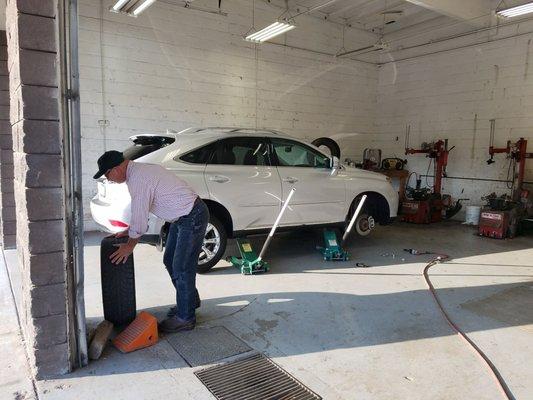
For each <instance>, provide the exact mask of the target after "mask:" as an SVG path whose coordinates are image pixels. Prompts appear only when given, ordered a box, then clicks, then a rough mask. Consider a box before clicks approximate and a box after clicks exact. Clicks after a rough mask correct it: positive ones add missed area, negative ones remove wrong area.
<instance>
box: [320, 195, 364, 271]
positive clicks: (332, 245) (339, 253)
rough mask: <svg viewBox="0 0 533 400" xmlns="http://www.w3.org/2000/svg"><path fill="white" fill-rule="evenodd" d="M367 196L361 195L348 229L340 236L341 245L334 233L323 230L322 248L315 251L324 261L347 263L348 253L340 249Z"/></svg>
mask: <svg viewBox="0 0 533 400" xmlns="http://www.w3.org/2000/svg"><path fill="white" fill-rule="evenodd" d="M366 198H367V195H366V194H365V195H363V197H361V200H360V201H359V204H358V205H357V209H356V210H355V212H354V213H353V216H352V218H351V220H350V223H349V224H348V227H347V228H346V231H345V232H344V235H343V236H342V240H341V243H339V241H338V240H337V235H336V234H335V232H334V231H329V230H327V229H324V247H320V246H317V249H318V250H320V252H321V253H322V255H323V256H324V261H348V260H349V257H348V252H347V251H345V250H344V249H343V248H342V244H344V243H345V241H346V238H347V237H348V234H349V233H350V232H351V230H352V228H353V224H354V223H355V220H356V219H357V216H358V215H359V213H360V212H361V209H362V208H363V204H365V201H366Z"/></svg>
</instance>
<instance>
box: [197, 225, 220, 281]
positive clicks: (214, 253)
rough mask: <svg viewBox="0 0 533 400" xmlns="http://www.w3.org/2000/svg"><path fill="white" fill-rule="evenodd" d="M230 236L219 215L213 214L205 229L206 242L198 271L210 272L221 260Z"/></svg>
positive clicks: (199, 258)
mask: <svg viewBox="0 0 533 400" xmlns="http://www.w3.org/2000/svg"><path fill="white" fill-rule="evenodd" d="M227 242H228V236H227V233H226V229H225V228H224V225H222V223H221V222H220V221H219V220H218V218H217V217H215V216H214V215H211V216H210V217H209V223H208V224H207V229H206V231H205V237H204V243H203V244H202V250H201V251H200V256H199V257H198V265H197V267H196V271H197V272H198V273H200V274H202V273H205V272H208V271H209V270H210V269H211V268H213V267H214V266H215V265H216V263H218V262H219V261H220V259H221V258H222V256H223V255H224V252H225V251H226V244H227Z"/></svg>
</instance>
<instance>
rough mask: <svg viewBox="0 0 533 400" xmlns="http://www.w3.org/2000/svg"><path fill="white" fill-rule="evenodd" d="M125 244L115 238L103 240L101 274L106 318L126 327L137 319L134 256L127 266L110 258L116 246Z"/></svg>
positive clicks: (131, 256) (101, 245)
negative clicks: (116, 263)
mask: <svg viewBox="0 0 533 400" xmlns="http://www.w3.org/2000/svg"><path fill="white" fill-rule="evenodd" d="M121 242H122V243H124V240H123V239H122V240H121V239H116V238H115V237H113V236H110V237H106V238H104V239H102V242H101V244H100V273H101V280H102V303H103V305H104V318H105V319H106V320H107V321H109V322H112V323H113V324H114V325H126V324H129V323H130V322H132V321H133V320H134V319H135V316H136V314H137V305H136V301H135V270H134V266H133V254H132V255H130V256H129V257H128V260H127V261H126V263H125V264H120V265H115V264H113V263H112V262H111V260H110V259H109V256H110V255H111V254H112V253H113V252H114V251H115V250H116V249H117V247H116V246H115V244H118V243H121Z"/></svg>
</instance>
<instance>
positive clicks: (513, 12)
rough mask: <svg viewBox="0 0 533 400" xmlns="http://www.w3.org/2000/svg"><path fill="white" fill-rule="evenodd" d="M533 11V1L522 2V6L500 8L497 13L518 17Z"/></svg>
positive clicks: (506, 16)
mask: <svg viewBox="0 0 533 400" xmlns="http://www.w3.org/2000/svg"><path fill="white" fill-rule="evenodd" d="M532 12H533V3H526V4H522V5H521V6H516V7H511V8H507V9H505V10H500V11H498V12H496V14H497V15H498V16H500V17H505V18H512V17H518V16H519V15H524V14H529V13H532Z"/></svg>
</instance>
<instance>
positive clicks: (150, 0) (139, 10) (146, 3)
mask: <svg viewBox="0 0 533 400" xmlns="http://www.w3.org/2000/svg"><path fill="white" fill-rule="evenodd" d="M153 3H155V0H144V2H141V4H140V5H138V6H137V7H136V8H135V9H134V10H133V15H135V16H137V15H139V14H140V13H142V12H143V11H144V10H146V9H147V8H148V7H150V6H151V5H152V4H153Z"/></svg>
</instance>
